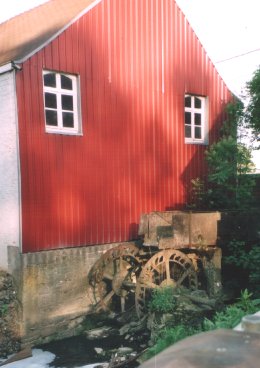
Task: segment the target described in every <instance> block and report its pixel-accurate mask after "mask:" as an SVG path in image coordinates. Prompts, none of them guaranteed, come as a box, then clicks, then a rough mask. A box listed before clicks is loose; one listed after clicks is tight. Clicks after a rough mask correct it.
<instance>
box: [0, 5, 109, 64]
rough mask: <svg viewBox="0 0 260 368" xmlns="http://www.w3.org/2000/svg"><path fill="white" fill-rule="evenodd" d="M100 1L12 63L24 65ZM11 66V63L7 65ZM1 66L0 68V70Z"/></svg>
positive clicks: (89, 6)
mask: <svg viewBox="0 0 260 368" xmlns="http://www.w3.org/2000/svg"><path fill="white" fill-rule="evenodd" d="M101 1H102V0H95V1H94V2H93V3H92V4H90V5H88V6H87V7H86V8H85V9H84V10H83V11H81V12H80V13H79V14H78V15H77V16H76V17H75V18H73V19H72V20H71V21H70V22H69V23H68V24H66V25H65V26H64V27H62V28H61V29H60V30H59V31H58V32H56V33H55V34H54V35H53V36H51V37H50V38H48V39H47V40H46V41H45V42H43V44H41V45H40V46H38V47H37V48H36V49H34V50H33V51H31V52H30V53H29V54H27V55H26V56H24V57H22V58H21V59H17V60H13V62H14V63H15V64H16V63H18V64H19V63H24V62H25V61H26V60H27V59H29V58H30V57H31V56H33V55H34V54H36V53H37V52H38V51H40V50H41V49H43V48H44V47H45V46H47V45H48V44H49V43H50V42H52V41H53V40H54V39H55V38H56V37H58V36H59V35H60V34H61V33H62V32H64V31H65V30H66V29H67V28H69V27H70V26H71V25H72V24H73V23H75V22H76V21H77V20H78V19H79V18H81V17H82V16H83V15H84V14H86V13H88V12H89V11H90V10H91V9H93V8H94V7H95V6H96V5H98V4H99V3H100V2H101ZM9 64H12V61H11V62H10V63H9ZM1 68H2V66H1V67H0V70H1Z"/></svg>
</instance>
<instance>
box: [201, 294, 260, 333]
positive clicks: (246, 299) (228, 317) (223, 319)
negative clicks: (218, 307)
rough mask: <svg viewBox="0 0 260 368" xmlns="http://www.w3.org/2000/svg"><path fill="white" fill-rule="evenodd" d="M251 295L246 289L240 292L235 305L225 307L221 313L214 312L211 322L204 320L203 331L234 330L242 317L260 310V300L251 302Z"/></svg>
mask: <svg viewBox="0 0 260 368" xmlns="http://www.w3.org/2000/svg"><path fill="white" fill-rule="evenodd" d="M252 295H253V294H252V293H249V291H248V290H247V289H245V290H244V291H241V296H240V298H239V299H238V301H237V302H236V303H235V304H233V305H230V306H227V307H226V308H225V309H224V310H223V311H221V312H216V314H215V316H214V318H213V319H212V320H209V319H207V318H205V320H204V322H203V330H204V331H209V330H215V329H218V328H234V327H235V326H237V325H238V324H239V323H240V321H241V319H242V317H243V316H244V315H246V314H253V313H255V312H257V311H258V310H259V308H260V300H259V299H255V300H253V299H252Z"/></svg>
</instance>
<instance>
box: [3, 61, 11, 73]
mask: <svg viewBox="0 0 260 368" xmlns="http://www.w3.org/2000/svg"><path fill="white" fill-rule="evenodd" d="M13 69H14V65H13V63H12V62H11V61H10V62H9V63H6V64H3V65H1V66H0V74H4V73H7V72H11V71H12V70H13Z"/></svg>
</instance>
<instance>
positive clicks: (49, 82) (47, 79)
mask: <svg viewBox="0 0 260 368" xmlns="http://www.w3.org/2000/svg"><path fill="white" fill-rule="evenodd" d="M43 79H44V85H45V86H46V87H54V88H55V87H56V75H55V73H48V74H44V77H43Z"/></svg>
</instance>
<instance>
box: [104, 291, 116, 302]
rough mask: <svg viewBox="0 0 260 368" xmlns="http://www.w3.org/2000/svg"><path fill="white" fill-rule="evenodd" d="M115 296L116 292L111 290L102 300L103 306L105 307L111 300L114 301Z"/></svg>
mask: <svg viewBox="0 0 260 368" xmlns="http://www.w3.org/2000/svg"><path fill="white" fill-rule="evenodd" d="M114 295H115V292H114V290H111V291H110V292H109V293H108V294H107V295H106V296H105V297H104V298H103V299H102V304H103V305H107V304H108V303H109V302H110V300H111V299H112V297H113V296H114Z"/></svg>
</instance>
